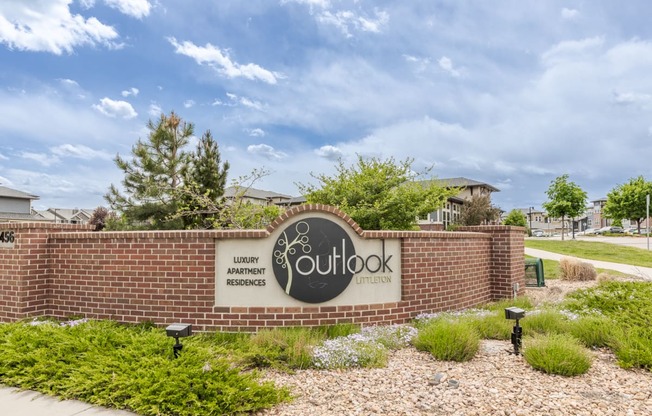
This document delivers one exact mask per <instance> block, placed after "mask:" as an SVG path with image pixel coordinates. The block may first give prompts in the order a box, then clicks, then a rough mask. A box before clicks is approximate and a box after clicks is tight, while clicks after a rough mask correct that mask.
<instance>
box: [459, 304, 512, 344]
mask: <svg viewBox="0 0 652 416" xmlns="http://www.w3.org/2000/svg"><path fill="white" fill-rule="evenodd" d="M467 319H468V321H469V322H470V323H471V325H473V327H475V329H476V331H477V332H478V334H479V335H480V337H481V338H483V339H498V340H508V339H511V336H512V335H511V334H512V330H513V326H514V321H509V320H507V319H505V312H503V311H500V312H491V313H489V314H485V315H477V316H469V317H468V318H467Z"/></svg>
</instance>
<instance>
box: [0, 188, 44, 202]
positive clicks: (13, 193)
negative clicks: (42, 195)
mask: <svg viewBox="0 0 652 416" xmlns="http://www.w3.org/2000/svg"><path fill="white" fill-rule="evenodd" d="M0 197H6V198H16V199H30V200H31V199H39V197H38V196H36V195H32V194H28V193H26V192H22V191H17V190H15V189H11V188H7V187H6V186H2V185H0Z"/></svg>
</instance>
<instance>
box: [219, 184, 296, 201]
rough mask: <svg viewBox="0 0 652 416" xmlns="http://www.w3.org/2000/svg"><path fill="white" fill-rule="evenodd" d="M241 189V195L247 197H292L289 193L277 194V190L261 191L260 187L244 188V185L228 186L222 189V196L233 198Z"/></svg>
mask: <svg viewBox="0 0 652 416" xmlns="http://www.w3.org/2000/svg"><path fill="white" fill-rule="evenodd" d="M243 190H244V195H243V196H245V197H247V198H254V199H265V200H267V199H272V198H283V199H291V198H292V197H291V196H290V195H285V194H279V193H278V192H272V191H263V190H262V189H256V188H245V187H244V186H229V187H228V188H226V189H224V197H225V198H233V197H235V196H236V195H237V194H238V193H239V192H242V191H243Z"/></svg>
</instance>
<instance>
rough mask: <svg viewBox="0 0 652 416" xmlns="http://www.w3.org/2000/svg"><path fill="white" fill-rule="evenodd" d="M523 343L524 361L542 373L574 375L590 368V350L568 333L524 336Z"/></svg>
mask: <svg viewBox="0 0 652 416" xmlns="http://www.w3.org/2000/svg"><path fill="white" fill-rule="evenodd" d="M523 344H524V348H523V356H524V357H525V361H527V362H528V364H530V365H531V366H532V367H533V368H534V369H536V370H539V371H543V372H544V373H547V374H557V375H560V376H576V375H580V374H584V373H586V372H587V371H589V368H591V354H590V352H589V351H588V350H586V348H584V347H583V346H582V345H581V344H580V342H579V341H578V340H576V339H575V338H573V337H572V336H570V335H566V334H549V335H537V336H535V337H528V338H526V339H525V340H524V343H523Z"/></svg>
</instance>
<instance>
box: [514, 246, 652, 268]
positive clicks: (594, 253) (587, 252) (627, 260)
mask: <svg viewBox="0 0 652 416" xmlns="http://www.w3.org/2000/svg"><path fill="white" fill-rule="evenodd" d="M525 247H528V248H535V249H539V250H545V251H550V252H553V253H559V254H566V255H569V256H574V257H579V258H583V259H588V260H601V261H609V262H612V263H622V264H631V265H632V266H640V267H652V251H647V250H643V249H640V248H635V247H626V246H618V245H615V244H609V243H601V242H597V241H595V242H593V241H578V240H575V241H558V240H525ZM544 267H545V265H544Z"/></svg>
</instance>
